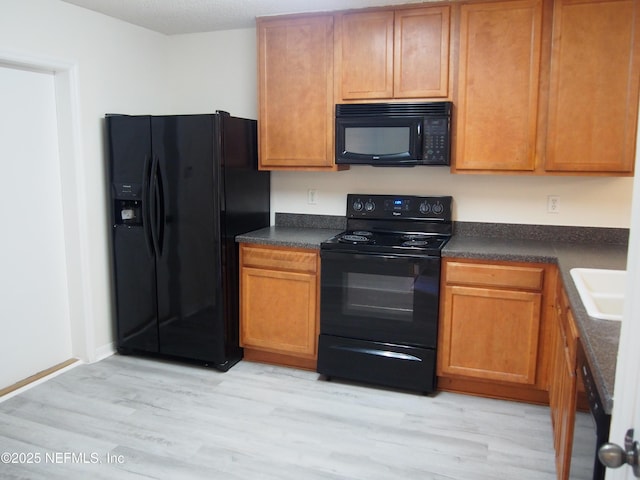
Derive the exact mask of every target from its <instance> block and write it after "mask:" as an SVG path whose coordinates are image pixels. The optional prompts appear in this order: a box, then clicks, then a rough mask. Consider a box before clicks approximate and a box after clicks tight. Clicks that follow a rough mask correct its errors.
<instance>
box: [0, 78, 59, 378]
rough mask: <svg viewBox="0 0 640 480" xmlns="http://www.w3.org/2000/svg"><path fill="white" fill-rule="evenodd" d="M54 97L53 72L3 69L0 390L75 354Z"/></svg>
mask: <svg viewBox="0 0 640 480" xmlns="http://www.w3.org/2000/svg"><path fill="white" fill-rule="evenodd" d="M55 98H56V97H55V82H54V76H53V74H52V73H44V72H34V71H28V70H23V69H16V68H5V67H2V66H0V105H1V106H2V107H1V108H0V167H1V168H2V176H0V218H2V222H3V225H4V228H3V235H2V249H0V265H1V266H2V267H1V268H0V291H1V292H2V301H1V302H0V319H2V320H3V321H2V322H0V352H2V358H4V359H11V360H10V361H11V366H12V368H2V369H0V388H3V387H6V386H8V385H11V384H13V383H15V382H17V381H19V380H21V379H23V378H26V377H29V376H30V375H33V374H35V373H37V372H39V371H42V370H44V369H47V368H49V367H51V366H52V365H56V364H58V363H61V362H63V361H65V360H68V359H69V358H71V356H72V355H71V323H70V321H69V318H70V317H69V301H68V300H69V292H68V288H67V268H66V255H65V243H64V222H63V216H62V192H61V187H62V183H61V178H60V162H59V158H58V128H57V116H56V100H55ZM34 139H38V141H34ZM3 363H5V362H3ZM5 365H6V363H5Z"/></svg>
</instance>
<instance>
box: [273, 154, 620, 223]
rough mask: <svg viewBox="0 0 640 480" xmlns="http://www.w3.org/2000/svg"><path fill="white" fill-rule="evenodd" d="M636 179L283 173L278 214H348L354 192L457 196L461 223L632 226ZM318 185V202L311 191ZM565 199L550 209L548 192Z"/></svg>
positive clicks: (277, 183) (419, 171)
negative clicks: (310, 201) (348, 198)
mask: <svg viewBox="0 0 640 480" xmlns="http://www.w3.org/2000/svg"><path fill="white" fill-rule="evenodd" d="M632 184H633V179H632V178H616V177H611V178H596V177H532V176H513V175H452V174H450V173H449V172H448V170H447V168H446V167H413V168H379V167H378V168H376V167H367V166H352V167H351V169H350V170H348V171H344V172H326V173H301V172H277V173H276V174H275V175H274V176H273V179H272V189H273V191H274V193H273V194H272V205H271V208H272V210H273V211H277V212H292V213H315V214H328V215H344V214H345V205H346V194H347V193H392V194H410V195H453V198H454V219H456V220H459V221H474V222H496V223H530V224H539V225H574V226H596V227H623V228H628V227H629V219H630V212H631V193H632ZM308 189H316V190H317V201H318V203H317V205H309V204H307V190H308ZM548 195H559V196H560V209H559V213H557V214H552V213H547V196H548Z"/></svg>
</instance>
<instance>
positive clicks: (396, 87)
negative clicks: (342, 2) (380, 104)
mask: <svg viewBox="0 0 640 480" xmlns="http://www.w3.org/2000/svg"><path fill="white" fill-rule="evenodd" d="M337 18H338V24H339V28H338V30H337V31H338V33H337V35H336V45H337V55H336V64H337V67H336V75H337V88H338V90H339V92H338V98H340V99H342V100H366V99H392V98H398V99H399V98H426V97H434V98H435V97H447V96H448V94H449V32H450V7H449V6H444V7H425V8H414V9H400V10H395V11H394V10H388V9H384V10H374V11H366V12H350V13H342V14H339V15H338V16H337Z"/></svg>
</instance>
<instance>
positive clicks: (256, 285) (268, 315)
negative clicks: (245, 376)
mask: <svg viewBox="0 0 640 480" xmlns="http://www.w3.org/2000/svg"><path fill="white" fill-rule="evenodd" d="M318 257H319V255H318V252H317V251H315V250H306V249H293V248H292V249H289V248H282V247H270V246H258V245H248V244H241V246H240V343H241V346H242V347H244V349H245V358H247V359H250V360H258V361H267V362H270V363H279V364H283V365H292V366H298V367H302V368H309V369H315V364H316V359H317V341H318V317H319V314H318V309H319V305H318V298H319V293H318V292H319V275H318V270H319V258H318Z"/></svg>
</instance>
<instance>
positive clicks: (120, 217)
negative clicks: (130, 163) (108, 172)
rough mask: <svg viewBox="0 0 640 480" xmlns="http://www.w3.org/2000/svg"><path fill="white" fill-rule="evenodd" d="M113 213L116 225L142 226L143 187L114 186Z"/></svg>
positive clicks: (133, 184)
mask: <svg viewBox="0 0 640 480" xmlns="http://www.w3.org/2000/svg"><path fill="white" fill-rule="evenodd" d="M113 190H114V192H113V202H114V205H113V212H114V217H115V218H114V221H115V223H116V225H130V226H141V225H142V185H141V184H138V183H116V184H114V185H113Z"/></svg>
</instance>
